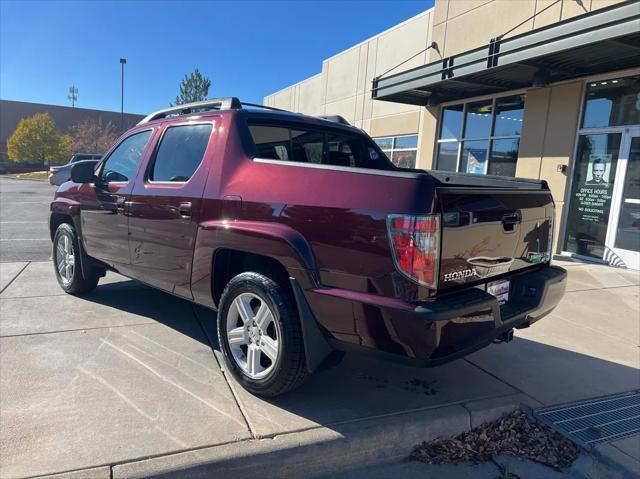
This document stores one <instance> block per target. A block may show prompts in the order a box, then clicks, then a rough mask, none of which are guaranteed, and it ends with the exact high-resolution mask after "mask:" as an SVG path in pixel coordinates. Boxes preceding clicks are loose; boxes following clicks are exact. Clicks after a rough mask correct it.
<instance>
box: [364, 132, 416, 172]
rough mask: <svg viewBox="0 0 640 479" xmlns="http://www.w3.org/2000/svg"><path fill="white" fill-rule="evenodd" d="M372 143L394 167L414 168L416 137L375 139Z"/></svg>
mask: <svg viewBox="0 0 640 479" xmlns="http://www.w3.org/2000/svg"><path fill="white" fill-rule="evenodd" d="M374 141H375V142H376V143H377V144H378V146H379V147H380V149H381V150H382V151H384V152H385V153H386V155H387V156H388V157H389V159H390V160H391V161H392V162H393V164H394V165H396V166H398V167H400V168H415V167H416V158H417V156H418V135H407V136H390V137H384V138H375V139H374Z"/></svg>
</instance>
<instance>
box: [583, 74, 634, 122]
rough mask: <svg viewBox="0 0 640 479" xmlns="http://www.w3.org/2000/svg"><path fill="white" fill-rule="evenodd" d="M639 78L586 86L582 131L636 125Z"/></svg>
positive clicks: (599, 82)
mask: <svg viewBox="0 0 640 479" xmlns="http://www.w3.org/2000/svg"><path fill="white" fill-rule="evenodd" d="M638 91H640V75H636V76H631V77H626V78H616V79H613V80H599V81H593V82H589V83H587V91H586V98H585V104H584V114H583V116H582V128H606V127H613V126H623V125H639V124H640V97H639V96H638V95H639V93H638Z"/></svg>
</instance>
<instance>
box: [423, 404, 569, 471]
mask: <svg viewBox="0 0 640 479" xmlns="http://www.w3.org/2000/svg"><path fill="white" fill-rule="evenodd" d="M579 453H580V448H579V446H578V445H576V444H574V443H573V442H571V441H569V440H568V439H566V438H565V437H564V436H562V435H560V434H559V433H558V432H556V431H554V430H552V429H551V428H549V427H548V426H546V425H544V424H540V423H538V422H536V421H534V420H533V419H531V418H529V416H527V415H526V414H524V413H523V412H522V411H514V412H512V413H510V414H507V415H505V416H503V417H501V418H500V419H498V420H496V421H493V422H488V423H485V424H482V425H481V426H478V427H476V428H474V429H472V430H471V431H468V432H464V433H462V434H460V435H458V436H456V437H454V438H451V439H439V440H436V441H432V442H429V443H427V442H423V443H422V444H420V445H418V446H416V447H415V449H414V450H413V453H412V454H411V457H412V458H414V459H417V460H419V461H422V462H425V463H427V464H445V463H452V464H457V463H460V462H466V461H471V462H485V461H490V460H492V458H493V457H494V456H496V455H498V454H509V455H512V456H516V457H521V458H526V459H531V460H532V461H535V462H539V463H541V464H544V465H546V466H549V467H552V468H554V469H556V470H560V469H564V468H566V467H568V466H570V465H571V464H572V463H573V461H575V459H576V458H577V457H578V454H579Z"/></svg>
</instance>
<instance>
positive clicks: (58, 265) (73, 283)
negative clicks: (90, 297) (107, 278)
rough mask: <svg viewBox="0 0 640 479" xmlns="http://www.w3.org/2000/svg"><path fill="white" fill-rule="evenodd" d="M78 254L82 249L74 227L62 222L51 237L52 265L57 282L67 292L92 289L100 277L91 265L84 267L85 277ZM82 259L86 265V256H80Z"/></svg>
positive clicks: (83, 291) (81, 291)
mask: <svg viewBox="0 0 640 479" xmlns="http://www.w3.org/2000/svg"><path fill="white" fill-rule="evenodd" d="M80 255H82V250H81V249H80V245H79V244H78V235H77V233H76V229H75V228H74V227H73V226H72V225H70V224H69V223H62V224H61V225H60V226H58V229H57V230H56V234H55V235H54V237H53V267H54V270H55V273H56V279H57V280H58V284H59V285H60V287H61V288H62V289H63V291H64V292H66V293H69V294H82V293H87V292H89V291H92V290H94V289H95V287H96V286H97V285H98V280H99V279H100V272H99V271H97V270H96V268H93V267H87V268H86V269H87V277H86V278H85V277H84V276H83V275H82V268H81V266H80V264H81V263H80V261H81V258H80ZM82 261H84V262H85V265H88V262H89V260H88V258H87V257H86V256H84V257H82Z"/></svg>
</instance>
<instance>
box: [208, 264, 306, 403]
mask: <svg viewBox="0 0 640 479" xmlns="http://www.w3.org/2000/svg"><path fill="white" fill-rule="evenodd" d="M218 341H219V343H220V349H221V350H222V353H223V356H224V360H225V364H226V366H227V369H228V370H229V371H230V372H231V374H232V375H233V377H234V378H235V379H236V381H238V382H239V383H240V384H241V385H242V387H244V388H245V389H246V390H248V391H249V392H251V393H253V394H255V395H258V396H264V397H273V396H278V395H280V394H284V393H286V392H288V391H291V390H293V389H295V388H297V387H298V386H300V385H301V384H302V383H303V382H304V380H305V379H306V377H307V375H308V371H307V367H306V362H305V353H304V341H303V338H302V331H301V330H300V321H299V319H298V314H297V312H296V308H295V307H294V305H293V301H292V299H291V295H290V294H289V291H288V290H286V289H285V287H283V285H280V284H278V283H276V282H275V281H273V280H272V279H270V278H268V277H266V276H264V275H262V274H258V273H241V274H239V275H237V276H236V277H234V278H233V279H231V281H229V283H228V284H227V286H226V287H225V289H224V292H223V293H222V297H221V299H220V308H219V310H218Z"/></svg>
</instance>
